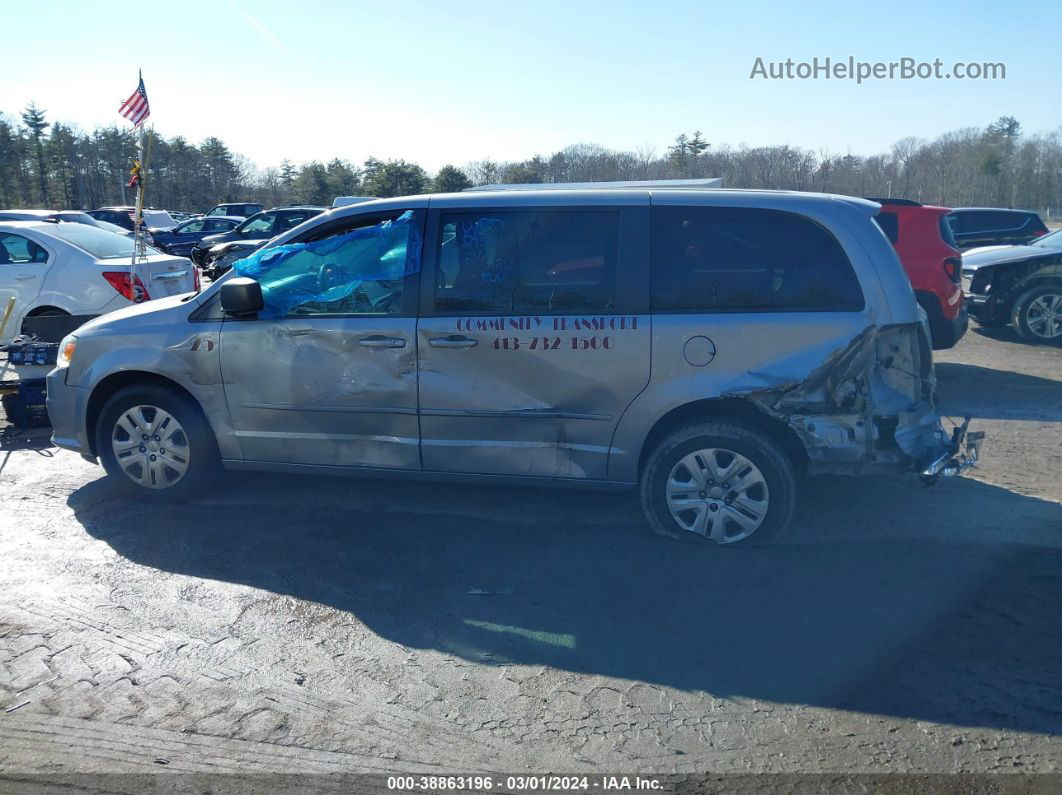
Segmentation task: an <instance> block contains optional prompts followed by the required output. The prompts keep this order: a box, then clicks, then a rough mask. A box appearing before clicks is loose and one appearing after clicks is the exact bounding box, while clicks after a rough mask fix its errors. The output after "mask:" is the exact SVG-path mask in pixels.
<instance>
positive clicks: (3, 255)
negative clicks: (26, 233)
mask: <svg viewBox="0 0 1062 795" xmlns="http://www.w3.org/2000/svg"><path fill="white" fill-rule="evenodd" d="M47 261H48V252H47V251H46V250H45V249H44V247H43V246H40V245H38V244H37V243H35V242H34V241H32V240H30V239H28V238H25V237H22V235H7V234H0V265H22V264H25V263H27V262H47Z"/></svg>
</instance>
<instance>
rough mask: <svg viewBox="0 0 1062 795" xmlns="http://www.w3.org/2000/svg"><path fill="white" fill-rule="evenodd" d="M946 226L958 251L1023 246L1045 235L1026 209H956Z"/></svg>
mask: <svg viewBox="0 0 1062 795" xmlns="http://www.w3.org/2000/svg"><path fill="white" fill-rule="evenodd" d="M948 223H949V224H950V225H951V231H952V234H953V235H954V236H955V242H956V243H957V244H958V246H959V248H960V249H966V248H973V247H974V246H999V245H1024V244H1025V243H1028V242H1029V241H1030V240H1035V239H1036V238H1038V237H1040V235H1046V234H1047V225H1046V224H1045V223H1044V222H1043V221H1042V220H1041V219H1040V216H1039V215H1037V214H1036V213H1034V212H1030V211H1029V210H999V209H996V208H994V207H958V208H956V209H954V210H952V211H951V215H949V216H948Z"/></svg>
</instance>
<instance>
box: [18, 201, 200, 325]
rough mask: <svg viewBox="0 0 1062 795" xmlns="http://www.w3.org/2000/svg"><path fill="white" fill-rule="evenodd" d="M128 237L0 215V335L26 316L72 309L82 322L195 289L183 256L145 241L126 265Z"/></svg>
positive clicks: (85, 226) (194, 275)
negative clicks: (5, 218) (136, 256)
mask: <svg viewBox="0 0 1062 795" xmlns="http://www.w3.org/2000/svg"><path fill="white" fill-rule="evenodd" d="M132 255H133V241H132V240H131V239H130V238H128V237H124V236H122V235H118V234H115V233H113V232H108V231H106V230H103V229H99V228H97V227H94V226H89V225H88V224H60V223H54V222H53V223H49V222H36V221H0V321H2V320H3V317H4V315H5V313H6V312H7V309H8V305H9V304H10V302H11V299H12V298H14V299H15V300H14V307H13V309H12V311H11V313H10V316H9V317H8V320H7V324H6V325H5V326H4V328H3V330H0V342H5V341H7V340H10V339H11V338H13V337H16V336H18V335H19V334H20V333H21V331H22V323H23V321H24V320H25V319H26V318H28V317H38V316H42V315H52V316H54V315H75V316H78V317H83V318H84V319H85V320H86V321H87V320H89V319H90V318H93V317H97V316H99V315H102V314H105V313H107V312H112V311H114V310H115V309H121V308H123V307H126V306H130V305H132V304H134V303H140V302H142V301H148V300H151V299H154V298H162V297H165V296H170V295H179V294H181V293H190V292H193V291H195V290H196V289H198V286H199V275H198V272H197V270H196V268H195V266H194V265H192V263H191V262H190V261H189V260H188V259H186V258H185V257H173V256H170V255H168V254H161V253H159V252H158V251H156V250H155V249H153V248H150V247H148V249H147V253H146V256H144V257H141V258H140V259H138V260H137V263H136V265H135V266H134V265H133V264H132Z"/></svg>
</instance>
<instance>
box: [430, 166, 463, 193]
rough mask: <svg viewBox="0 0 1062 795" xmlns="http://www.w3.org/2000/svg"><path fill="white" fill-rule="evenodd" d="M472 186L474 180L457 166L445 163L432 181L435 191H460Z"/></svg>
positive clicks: (432, 188) (432, 187)
mask: <svg viewBox="0 0 1062 795" xmlns="http://www.w3.org/2000/svg"><path fill="white" fill-rule="evenodd" d="M471 187H472V180H470V179H469V178H468V175H467V174H466V173H465V172H464V171H462V170H461V169H459V168H458V167H457V166H451V165H445V166H443V167H442V168H440V169H439V173H438V174H436V175H435V179H433V180H432V181H431V190H432V192H433V193H458V192H460V191H463V190H464V189H465V188H471Z"/></svg>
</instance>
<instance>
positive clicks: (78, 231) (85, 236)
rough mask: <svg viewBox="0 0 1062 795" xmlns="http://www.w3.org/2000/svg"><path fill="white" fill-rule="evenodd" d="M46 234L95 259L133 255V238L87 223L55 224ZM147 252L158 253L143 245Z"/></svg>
mask: <svg viewBox="0 0 1062 795" xmlns="http://www.w3.org/2000/svg"><path fill="white" fill-rule="evenodd" d="M48 234H50V235H52V236H53V237H57V238H59V239H60V240H64V241H66V242H67V243H69V244H70V245H72V246H76V247H77V248H79V249H81V250H82V251H84V252H86V253H87V254H90V255H91V256H93V257H95V258H96V259H119V258H121V257H131V256H132V255H133V239H132V238H131V237H126V236H125V235H118V234H115V233H114V232H108V231H107V230H106V229H100V228H99V227H98V226H89V225H88V224H56V225H55V226H50V227H49V228H48ZM144 250H145V251H146V252H147V253H148V254H158V253H159V252H158V250H157V249H154V248H152V247H151V246H145V247H144Z"/></svg>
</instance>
